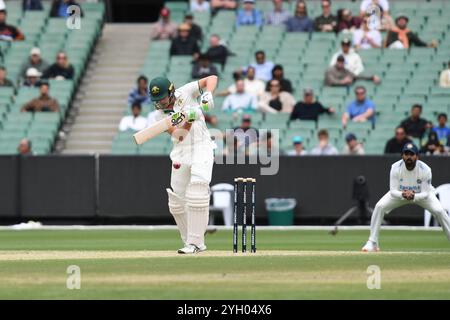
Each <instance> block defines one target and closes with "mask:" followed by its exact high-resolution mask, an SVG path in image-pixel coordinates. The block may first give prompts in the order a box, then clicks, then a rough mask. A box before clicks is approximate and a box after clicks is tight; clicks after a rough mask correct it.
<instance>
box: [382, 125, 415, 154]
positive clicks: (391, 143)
mask: <svg viewBox="0 0 450 320" xmlns="http://www.w3.org/2000/svg"><path fill="white" fill-rule="evenodd" d="M410 142H412V141H411V139H409V138H408V137H407V136H406V132H405V129H403V128H402V127H397V128H396V129H395V137H393V138H391V139H389V140H388V141H387V142H386V146H385V148H384V153H385V154H388V153H397V154H401V153H402V150H403V146H404V145H405V144H407V143H410Z"/></svg>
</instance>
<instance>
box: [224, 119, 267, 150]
mask: <svg viewBox="0 0 450 320" xmlns="http://www.w3.org/2000/svg"><path fill="white" fill-rule="evenodd" d="M258 139H259V132H258V129H256V128H254V127H252V117H251V115H249V114H244V115H243V116H242V120H241V125H240V126H239V127H236V128H234V132H233V137H232V138H231V139H230V137H228V140H232V141H234V142H235V151H236V153H238V154H243V153H245V154H246V155H248V154H249V151H250V149H252V147H254V146H255V145H256V144H257V143H258Z"/></svg>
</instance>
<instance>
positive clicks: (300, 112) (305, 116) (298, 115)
mask: <svg viewBox="0 0 450 320" xmlns="http://www.w3.org/2000/svg"><path fill="white" fill-rule="evenodd" d="M334 112H335V110H334V109H333V108H326V107H324V106H323V105H322V104H321V103H320V102H318V101H315V99H314V91H313V90H312V89H310V88H306V89H305V90H303V101H299V102H297V103H296V104H295V106H294V110H292V113H291V116H290V120H291V121H292V120H296V119H299V120H314V121H316V122H317V121H318V120H319V115H321V114H322V113H328V114H333V113H334Z"/></svg>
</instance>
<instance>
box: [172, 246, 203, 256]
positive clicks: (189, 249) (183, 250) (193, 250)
mask: <svg viewBox="0 0 450 320" xmlns="http://www.w3.org/2000/svg"><path fill="white" fill-rule="evenodd" d="M205 250H206V246H205V245H204V244H201V245H199V246H196V245H194V244H187V245H186V246H185V247H184V248H181V249H178V253H179V254H194V253H199V252H203V251H205Z"/></svg>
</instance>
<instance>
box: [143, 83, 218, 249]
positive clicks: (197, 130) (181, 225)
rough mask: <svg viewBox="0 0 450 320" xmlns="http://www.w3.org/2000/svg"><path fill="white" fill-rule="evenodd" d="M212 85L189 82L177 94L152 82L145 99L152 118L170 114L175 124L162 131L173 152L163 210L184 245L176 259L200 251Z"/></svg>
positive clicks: (206, 195)
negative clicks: (150, 105)
mask: <svg viewBox="0 0 450 320" xmlns="http://www.w3.org/2000/svg"><path fill="white" fill-rule="evenodd" d="M216 86H217V76H209V77H206V78H203V79H200V80H198V81H193V82H190V83H188V84H186V85H184V86H182V87H180V88H178V89H175V86H174V84H173V83H172V82H170V81H169V79H167V78H164V77H158V78H154V79H153V80H151V81H150V84H149V93H150V98H151V100H152V101H153V102H154V105H155V108H156V109H157V110H159V115H158V117H159V118H160V119H161V118H164V117H167V114H171V119H172V122H173V123H177V124H178V123H179V124H178V125H176V126H173V127H170V128H169V129H168V130H167V133H169V134H170V135H171V136H172V142H173V149H172V151H171V153H170V159H171V160H172V173H171V181H170V186H171V189H170V188H167V189H166V190H167V194H168V204H169V211H170V213H171V214H172V215H173V217H174V219H175V222H176V224H177V227H178V230H179V231H180V235H181V239H182V241H183V243H184V247H183V248H181V249H179V250H178V253H180V254H193V253H198V252H201V251H205V250H206V246H205V239H204V234H205V231H206V228H207V226H208V221H209V201H210V190H209V183H210V182H211V175H212V168H213V163H214V148H215V147H216V145H215V143H214V142H213V141H212V139H211V136H210V134H209V131H208V128H207V127H206V123H205V117H204V115H203V112H204V111H208V109H212V108H213V107H214V101H213V92H214V90H215V89H216ZM199 98H200V99H199ZM198 100H200V102H201V104H200V103H199V102H198Z"/></svg>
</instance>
